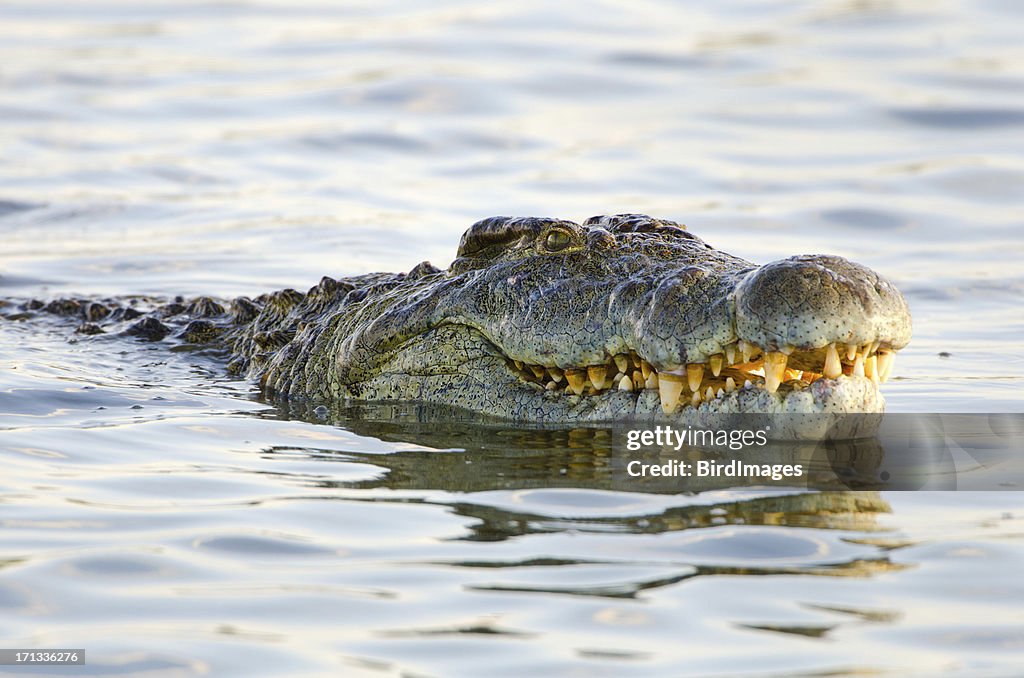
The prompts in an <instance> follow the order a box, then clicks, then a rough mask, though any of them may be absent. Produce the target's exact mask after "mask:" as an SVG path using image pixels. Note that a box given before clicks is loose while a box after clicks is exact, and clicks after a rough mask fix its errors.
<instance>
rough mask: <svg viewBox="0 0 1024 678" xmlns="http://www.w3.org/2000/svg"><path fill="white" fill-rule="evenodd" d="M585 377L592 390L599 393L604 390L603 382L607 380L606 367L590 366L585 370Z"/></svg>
mask: <svg viewBox="0 0 1024 678" xmlns="http://www.w3.org/2000/svg"><path fill="white" fill-rule="evenodd" d="M587 376H588V377H590V381H591V383H593V384H594V388H596V389H597V390H598V391H600V390H601V389H603V388H604V383H605V381H607V380H608V367H607V366H606V365H591V366H590V367H588V368H587Z"/></svg>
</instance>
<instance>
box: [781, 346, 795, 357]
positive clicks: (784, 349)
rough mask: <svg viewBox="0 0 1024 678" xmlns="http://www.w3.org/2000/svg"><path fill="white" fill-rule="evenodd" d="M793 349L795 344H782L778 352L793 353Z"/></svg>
mask: <svg viewBox="0 0 1024 678" xmlns="http://www.w3.org/2000/svg"><path fill="white" fill-rule="evenodd" d="M795 350H796V346H793V345H792V344H783V345H782V347H781V348H780V349H779V352H780V353H785V354H786V355H793V351H795Z"/></svg>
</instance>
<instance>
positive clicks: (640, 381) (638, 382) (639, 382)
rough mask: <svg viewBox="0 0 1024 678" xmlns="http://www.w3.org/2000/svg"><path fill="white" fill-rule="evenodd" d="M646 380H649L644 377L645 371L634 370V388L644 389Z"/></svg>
mask: <svg viewBox="0 0 1024 678" xmlns="http://www.w3.org/2000/svg"><path fill="white" fill-rule="evenodd" d="M646 381H647V380H646V379H644V375H643V372H641V371H640V370H633V388H635V389H636V390H638V391H642V390H643V389H644V383H645V382H646Z"/></svg>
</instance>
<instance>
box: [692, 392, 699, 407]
mask: <svg viewBox="0 0 1024 678" xmlns="http://www.w3.org/2000/svg"><path fill="white" fill-rule="evenodd" d="M690 404H691V405H692V406H694V407H700V393H697V392H694V394H693V396H692V397H691V398H690Z"/></svg>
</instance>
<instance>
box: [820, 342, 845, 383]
mask: <svg viewBox="0 0 1024 678" xmlns="http://www.w3.org/2000/svg"><path fill="white" fill-rule="evenodd" d="M821 373H822V374H824V375H825V376H826V377H828V378H829V379H835V378H836V377H838V376H839V375H840V374H842V373H843V365H842V363H841V362H839V351H837V350H836V345H835V344H829V345H828V348H826V349H825V367H824V369H822V372H821Z"/></svg>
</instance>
